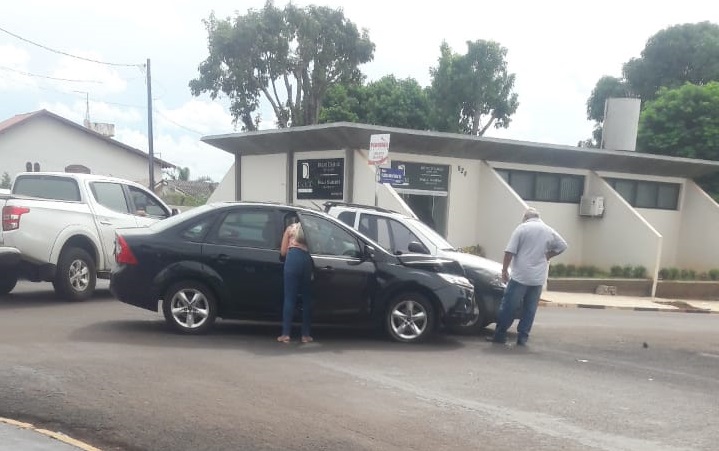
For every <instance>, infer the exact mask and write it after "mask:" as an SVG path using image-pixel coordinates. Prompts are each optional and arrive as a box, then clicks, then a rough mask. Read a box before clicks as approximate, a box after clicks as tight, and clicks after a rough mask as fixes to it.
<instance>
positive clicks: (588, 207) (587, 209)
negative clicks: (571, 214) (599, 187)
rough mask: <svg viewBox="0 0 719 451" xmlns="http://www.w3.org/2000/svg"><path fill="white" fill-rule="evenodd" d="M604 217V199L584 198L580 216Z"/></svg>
mask: <svg viewBox="0 0 719 451" xmlns="http://www.w3.org/2000/svg"><path fill="white" fill-rule="evenodd" d="M603 215H604V197H602V196H582V199H581V200H580V201H579V216H590V217H601V216H603Z"/></svg>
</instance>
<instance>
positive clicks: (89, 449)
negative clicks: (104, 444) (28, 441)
mask: <svg viewBox="0 0 719 451" xmlns="http://www.w3.org/2000/svg"><path fill="white" fill-rule="evenodd" d="M0 423H3V424H7V425H9V426H15V427H18V428H20V429H27V430H30V431H33V432H37V433H38V434H42V435H44V436H46V437H50V438H52V439H55V440H57V441H60V442H63V443H65V444H66V445H70V446H74V447H76V448H78V449H81V450H83V451H101V450H100V449H99V448H95V447H94V446H92V445H88V444H87V443H84V442H81V441H79V440H75V439H74V438H72V437H70V436H68V435H65V434H63V433H62V432H54V431H48V430H47V429H41V428H38V427H35V426H34V425H32V424H30V423H23V422H21V421H15V420H11V419H9V418H3V417H0Z"/></svg>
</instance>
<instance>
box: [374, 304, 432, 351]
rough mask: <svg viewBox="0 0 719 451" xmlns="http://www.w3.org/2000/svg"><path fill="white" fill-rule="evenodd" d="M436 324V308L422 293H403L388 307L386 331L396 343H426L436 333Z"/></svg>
mask: <svg viewBox="0 0 719 451" xmlns="http://www.w3.org/2000/svg"><path fill="white" fill-rule="evenodd" d="M435 323H436V318H435V313H434V306H433V305H432V302H430V300H429V299H427V297H426V296H424V295H422V294H420V293H417V292H405V293H401V294H400V295H398V296H395V297H394V298H393V299H392V300H391V301H390V302H389V304H388V305H387V310H386V313H385V329H386V330H387V333H388V334H389V336H390V338H392V340H394V341H399V342H401V343H419V342H421V341H424V340H426V339H427V338H428V337H429V336H430V335H432V333H433V332H434V328H435Z"/></svg>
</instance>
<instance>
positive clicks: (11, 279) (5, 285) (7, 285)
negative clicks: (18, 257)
mask: <svg viewBox="0 0 719 451" xmlns="http://www.w3.org/2000/svg"><path fill="white" fill-rule="evenodd" d="M15 285H17V275H15V274H3V275H1V276H0V296H4V295H6V294H8V293H9V292H11V291H12V290H13V289H14V288H15Z"/></svg>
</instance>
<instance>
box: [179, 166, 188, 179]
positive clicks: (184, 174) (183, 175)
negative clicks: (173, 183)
mask: <svg viewBox="0 0 719 451" xmlns="http://www.w3.org/2000/svg"><path fill="white" fill-rule="evenodd" d="M177 180H183V181H188V180H190V168H188V167H184V168H178V169H177Z"/></svg>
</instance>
